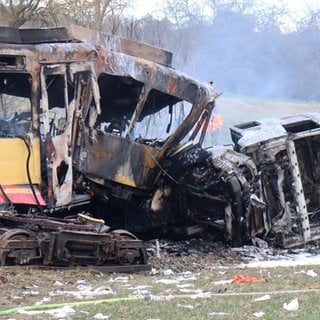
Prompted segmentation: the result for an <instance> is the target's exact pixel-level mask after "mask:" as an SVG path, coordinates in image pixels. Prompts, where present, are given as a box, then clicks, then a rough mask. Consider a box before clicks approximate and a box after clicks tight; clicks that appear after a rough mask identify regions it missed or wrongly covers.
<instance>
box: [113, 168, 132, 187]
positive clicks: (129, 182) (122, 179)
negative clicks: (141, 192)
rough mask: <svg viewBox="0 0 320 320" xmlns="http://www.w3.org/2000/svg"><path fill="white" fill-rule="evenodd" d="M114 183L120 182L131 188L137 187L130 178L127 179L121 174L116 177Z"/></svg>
mask: <svg viewBox="0 0 320 320" xmlns="http://www.w3.org/2000/svg"><path fill="white" fill-rule="evenodd" d="M114 181H115V182H119V183H121V184H125V185H127V186H130V187H136V184H135V182H134V181H133V180H132V179H130V178H129V177H126V176H125V175H123V174H121V173H119V172H118V173H117V174H116V175H115V177H114Z"/></svg>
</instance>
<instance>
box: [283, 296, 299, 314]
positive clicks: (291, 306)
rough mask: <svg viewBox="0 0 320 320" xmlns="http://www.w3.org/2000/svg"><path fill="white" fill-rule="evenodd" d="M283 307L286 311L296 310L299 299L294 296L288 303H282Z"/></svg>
mask: <svg viewBox="0 0 320 320" xmlns="http://www.w3.org/2000/svg"><path fill="white" fill-rule="evenodd" d="M283 308H284V309H286V310H288V311H297V310H298V309H299V301H298V299H297V298H294V299H293V300H292V301H290V302H289V303H284V304H283Z"/></svg>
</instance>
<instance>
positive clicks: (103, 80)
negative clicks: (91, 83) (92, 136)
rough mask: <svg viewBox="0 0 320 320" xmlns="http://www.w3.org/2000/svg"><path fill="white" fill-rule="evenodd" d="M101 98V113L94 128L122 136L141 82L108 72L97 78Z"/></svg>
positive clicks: (138, 93) (135, 103) (137, 96)
mask: <svg viewBox="0 0 320 320" xmlns="http://www.w3.org/2000/svg"><path fill="white" fill-rule="evenodd" d="M98 85H99V89H100V94H101V99H100V104H101V115H100V116H99V117H98V119H97V124H96V128H97V129H99V130H101V131H103V132H107V133H112V134H114V135H119V136H123V135H124V133H125V130H126V128H127V127H128V126H129V124H130V119H131V116H132V114H133V112H134V110H135V108H136V106H137V103H138V101H139V97H140V93H141V90H142V87H143V83H141V82H139V81H137V80H135V79H133V78H130V77H120V76H113V75H108V74H102V75H100V77H99V79H98Z"/></svg>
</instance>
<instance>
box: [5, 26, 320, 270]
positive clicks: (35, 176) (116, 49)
mask: <svg viewBox="0 0 320 320" xmlns="http://www.w3.org/2000/svg"><path fill="white" fill-rule="evenodd" d="M171 60H172V55H171V53H170V52H167V51H164V50H160V49H158V48H154V47H150V46H147V45H143V44H141V43H137V42H133V41H130V40H127V39H123V38H118V37H114V36H107V35H101V34H97V33H95V32H93V31H91V30H88V29H83V28H80V27H76V26H71V27H70V28H53V29H12V28H4V27H3V28H1V33H0V152H1V166H0V203H1V211H0V265H5V264H31V263H43V264H46V265H66V266H69V265H89V264H90V265H101V266H104V265H112V264H115V265H127V266H144V265H145V264H146V261H147V255H146V250H145V247H144V244H143V242H142V241H140V240H138V238H137V237H136V236H135V235H134V234H136V235H139V237H144V236H145V237H150V236H159V235H168V234H169V235H172V234H180V235H186V234H187V235H190V234H193V233H196V232H201V231H203V230H205V228H206V227H207V226H211V227H212V229H213V230H220V231H218V232H221V233H222V234H224V235H225V237H226V240H228V241H229V242H231V243H233V244H235V245H239V244H242V243H244V242H246V241H248V240H250V241H253V242H257V241H258V239H262V240H265V241H268V242H271V243H276V244H278V245H281V246H284V247H290V246H296V245H300V244H304V243H306V242H309V241H313V240H317V239H319V238H320V225H319V221H320V219H319V212H320V211H319V208H320V204H319V200H318V198H319V197H318V193H319V187H318V183H317V180H318V174H319V161H320V160H319V157H320V118H319V116H315V115H312V116H311V115H310V116H305V117H302V116H301V117H300V118H299V117H298V118H288V119H283V120H279V121H273V122H272V121H271V122H270V121H269V122H268V121H267V122H263V121H261V122H258V121H256V122H250V123H245V124H241V125H238V126H234V127H232V128H231V136H232V139H233V142H234V148H233V149H230V148H218V149H217V150H214V152H213V153H212V152H211V150H210V151H209V150H206V149H205V148H203V147H202V145H203V142H204V140H205V135H206V131H207V127H208V124H209V121H210V117H211V114H212V110H213V109H214V102H215V99H216V98H217V96H218V94H217V93H216V91H215V90H214V89H213V88H212V86H211V85H210V84H202V83H199V82H197V81H196V80H194V79H192V78H190V77H187V76H186V75H184V74H182V73H179V72H177V71H176V70H174V69H173V68H172V67H171ZM126 230H128V231H126ZM131 232H132V233H131Z"/></svg>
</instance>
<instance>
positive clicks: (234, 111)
mask: <svg viewBox="0 0 320 320" xmlns="http://www.w3.org/2000/svg"><path fill="white" fill-rule="evenodd" d="M216 111H217V113H218V114H221V115H222V118H223V127H222V129H221V130H220V132H219V134H218V138H217V139H216V140H218V144H220V143H221V144H229V143H231V138H230V133H229V127H230V126H232V125H236V124H240V123H244V122H248V121H253V120H261V119H264V118H270V117H274V118H283V117H288V116H294V115H298V114H302V113H305V112H320V102H305V101H297V100H290V101H281V100H271V99H270V100H267V99H259V98H252V97H246V96H234V95H230V94H226V95H222V96H221V97H219V98H218V99H217V101H216Z"/></svg>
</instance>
